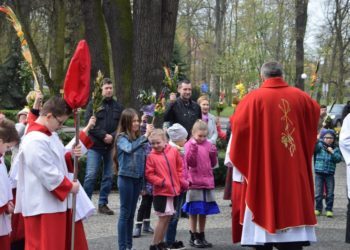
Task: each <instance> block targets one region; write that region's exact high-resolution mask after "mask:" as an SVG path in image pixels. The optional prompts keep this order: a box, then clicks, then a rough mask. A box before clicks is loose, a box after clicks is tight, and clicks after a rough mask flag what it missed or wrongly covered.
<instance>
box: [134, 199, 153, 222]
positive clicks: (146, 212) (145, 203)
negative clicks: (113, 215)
mask: <svg viewBox="0 0 350 250" xmlns="http://www.w3.org/2000/svg"><path fill="white" fill-rule="evenodd" d="M152 201H153V196H152V195H148V194H146V195H142V200H141V205H140V207H139V210H138V211H137V218H136V219H137V221H138V222H142V221H143V220H145V219H149V218H150V217H151V209H152Z"/></svg>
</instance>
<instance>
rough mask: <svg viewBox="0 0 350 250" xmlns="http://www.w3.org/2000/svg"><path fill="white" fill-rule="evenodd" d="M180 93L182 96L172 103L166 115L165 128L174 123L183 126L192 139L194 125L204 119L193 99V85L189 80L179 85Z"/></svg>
mask: <svg viewBox="0 0 350 250" xmlns="http://www.w3.org/2000/svg"><path fill="white" fill-rule="evenodd" d="M178 92H179V94H180V96H179V97H178V98H177V99H176V100H175V101H174V102H173V103H171V104H170V105H169V106H168V108H167V109H166V111H165V114H164V126H165V127H166V128H168V127H170V126H171V125H173V124H174V123H179V124H181V125H182V126H183V127H184V128H185V129H186V131H187V133H188V138H187V139H189V138H190V137H191V130H192V126H193V124H194V123H195V122H196V120H197V119H202V112H201V108H200V106H199V105H198V104H197V103H196V102H195V101H193V100H192V99H191V96H192V85H191V82H190V81H188V80H182V81H180V82H179V83H178Z"/></svg>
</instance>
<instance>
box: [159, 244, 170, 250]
mask: <svg viewBox="0 0 350 250" xmlns="http://www.w3.org/2000/svg"><path fill="white" fill-rule="evenodd" d="M156 246H157V250H170V248H168V246H167V244H166V243H165V242H160V243H159V244H158V245H156Z"/></svg>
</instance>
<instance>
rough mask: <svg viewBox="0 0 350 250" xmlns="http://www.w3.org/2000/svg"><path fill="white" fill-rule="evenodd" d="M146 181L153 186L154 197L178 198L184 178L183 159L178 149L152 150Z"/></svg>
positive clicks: (169, 147)
mask: <svg viewBox="0 0 350 250" xmlns="http://www.w3.org/2000/svg"><path fill="white" fill-rule="evenodd" d="M145 175H146V179H147V181H148V182H150V183H152V185H153V195H154V196H158V195H159V196H170V197H171V196H178V195H179V194H180V189H181V186H184V185H185V182H184V180H183V178H182V159H181V156H180V154H179V152H178V151H177V149H175V148H172V147H171V146H169V145H165V148H164V149H163V151H161V152H159V151H155V150H154V149H152V151H151V153H150V154H149V155H148V157H147V162H146V174H145Z"/></svg>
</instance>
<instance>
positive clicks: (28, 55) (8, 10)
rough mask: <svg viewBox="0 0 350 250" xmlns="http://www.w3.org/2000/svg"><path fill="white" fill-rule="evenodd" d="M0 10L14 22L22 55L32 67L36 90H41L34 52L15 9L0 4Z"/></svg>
mask: <svg viewBox="0 0 350 250" xmlns="http://www.w3.org/2000/svg"><path fill="white" fill-rule="evenodd" d="M0 12H3V13H5V14H6V15H7V19H8V20H9V21H10V22H11V23H12V26H13V28H14V29H15V30H16V32H17V36H18V38H19V39H20V41H21V48H22V55H23V57H24V59H25V60H26V61H27V62H28V64H29V66H30V69H31V71H32V73H33V77H34V90H35V91H40V87H39V82H38V78H37V76H36V74H35V71H34V67H33V59H32V54H31V53H30V50H29V46H28V43H27V40H26V39H25V38H24V33H23V31H22V25H21V23H20V22H19V20H18V18H17V16H16V15H15V13H14V12H13V10H12V9H11V8H10V7H8V6H6V5H3V6H0Z"/></svg>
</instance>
